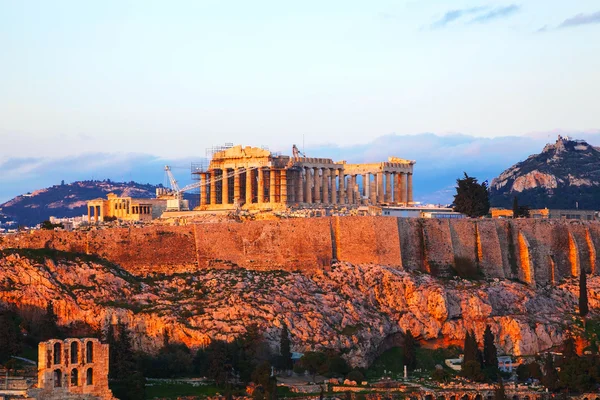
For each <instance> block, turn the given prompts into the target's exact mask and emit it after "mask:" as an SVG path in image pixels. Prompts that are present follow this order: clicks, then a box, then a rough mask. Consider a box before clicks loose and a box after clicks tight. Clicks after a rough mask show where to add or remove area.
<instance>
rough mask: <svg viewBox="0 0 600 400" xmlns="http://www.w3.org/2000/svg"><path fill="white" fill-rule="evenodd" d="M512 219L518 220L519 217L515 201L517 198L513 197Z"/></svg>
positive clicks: (516, 201)
mask: <svg viewBox="0 0 600 400" xmlns="http://www.w3.org/2000/svg"><path fill="white" fill-rule="evenodd" d="M512 208H513V218H518V217H519V200H518V199H517V196H515V197H513V206H512Z"/></svg>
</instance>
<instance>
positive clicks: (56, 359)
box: [52, 342, 62, 364]
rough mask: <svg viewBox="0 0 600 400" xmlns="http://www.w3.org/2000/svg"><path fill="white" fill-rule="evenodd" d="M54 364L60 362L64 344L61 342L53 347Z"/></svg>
mask: <svg viewBox="0 0 600 400" xmlns="http://www.w3.org/2000/svg"><path fill="white" fill-rule="evenodd" d="M52 351H53V361H54V364H60V355H61V354H62V345H61V343H60V342H56V343H54V346H53V347H52Z"/></svg>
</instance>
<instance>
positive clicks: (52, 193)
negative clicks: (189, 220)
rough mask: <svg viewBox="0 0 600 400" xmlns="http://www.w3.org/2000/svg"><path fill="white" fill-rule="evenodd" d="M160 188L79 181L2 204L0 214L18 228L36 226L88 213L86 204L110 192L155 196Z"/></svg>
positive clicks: (125, 194) (24, 195)
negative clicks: (20, 226) (19, 226)
mask: <svg viewBox="0 0 600 400" xmlns="http://www.w3.org/2000/svg"><path fill="white" fill-rule="evenodd" d="M157 187H159V186H156V185H151V184H141V183H136V182H133V181H132V182H112V181H111V180H110V179H108V180H103V181H97V180H93V181H77V182H73V183H68V184H65V183H63V184H60V185H54V186H51V187H48V188H45V189H40V190H36V191H35V192H33V193H26V194H23V195H20V196H17V197H15V198H14V199H12V200H9V201H7V202H6V203H4V204H0V215H2V219H3V220H5V221H15V222H16V224H18V225H24V226H34V225H36V224H38V223H40V222H42V221H44V220H47V219H48V218H50V216H54V217H59V218H63V217H76V216H81V215H83V214H87V202H88V201H89V200H92V199H96V198H99V197H102V198H105V197H106V195H107V194H108V193H115V194H117V195H119V196H131V197H138V198H139V197H141V198H144V197H155V193H156V188H157Z"/></svg>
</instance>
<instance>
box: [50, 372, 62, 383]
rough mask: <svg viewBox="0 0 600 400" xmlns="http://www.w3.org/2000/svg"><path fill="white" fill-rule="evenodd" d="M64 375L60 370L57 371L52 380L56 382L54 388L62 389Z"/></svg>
mask: <svg viewBox="0 0 600 400" xmlns="http://www.w3.org/2000/svg"><path fill="white" fill-rule="evenodd" d="M62 378H63V373H62V371H61V370H60V369H55V370H54V372H53V373H52V379H53V380H54V387H62Z"/></svg>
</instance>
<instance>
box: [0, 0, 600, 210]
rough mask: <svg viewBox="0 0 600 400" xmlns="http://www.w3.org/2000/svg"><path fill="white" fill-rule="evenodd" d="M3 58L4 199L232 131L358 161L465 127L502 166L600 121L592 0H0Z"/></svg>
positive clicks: (132, 170) (599, 20) (0, 138)
mask: <svg viewBox="0 0 600 400" xmlns="http://www.w3.org/2000/svg"><path fill="white" fill-rule="evenodd" d="M0 54H1V56H0V167H2V169H0V171H3V172H0V187H1V188H0V201H2V200H6V199H7V198H10V197H12V196H14V195H15V194H18V193H20V192H23V191H30V190H35V189H36V188H38V187H39V186H36V185H47V184H49V183H57V181H59V180H60V178H61V176H67V177H73V179H75V178H77V179H83V178H85V177H88V178H90V177H96V178H103V177H104V176H102V174H111V175H112V176H106V177H107V178H113V179H114V178H115V175H119V174H120V175H121V176H124V177H127V176H129V177H131V178H132V179H142V178H145V177H148V179H153V180H156V178H155V176H159V177H160V178H161V177H162V172H161V171H160V170H159V171H158V173H157V175H149V172H148V171H141V170H138V169H137V168H139V169H142V168H150V164H148V163H151V164H152V166H154V164H156V165H161V164H163V163H164V162H166V161H169V162H173V163H180V164H181V165H186V163H187V165H189V162H190V160H195V159H198V158H200V157H204V156H205V149H206V148H207V147H209V146H213V145H219V144H223V143H225V142H232V143H236V144H237V143H239V144H244V145H255V146H260V145H266V146H269V148H270V149H272V150H278V151H283V152H284V153H290V149H291V146H292V144H294V143H296V144H299V145H300V144H301V143H303V145H304V146H305V148H306V149H310V150H311V151H313V152H314V153H318V152H319V151H321V150H322V149H332V148H337V149H341V151H340V152H339V154H340V156H341V157H344V158H350V157H346V153H347V154H353V157H355V158H361V157H362V156H363V155H361V154H359V153H360V151H359V153H356V150H357V149H358V150H360V149H361V148H365V147H366V146H370V145H373V144H378V145H381V146H382V147H383V148H384V149H386V146H387V145H388V143H389V142H390V141H393V142H394V146H395V147H393V150H394V151H396V154H394V155H396V156H399V157H405V158H409V157H410V156H411V155H415V156H418V157H421V158H422V160H423V161H425V162H428V160H429V158H428V154H429V153H431V152H427V151H421V147H422V146H425V148H427V147H428V146H429V147H430V148H431V147H433V146H439V145H443V146H446V145H448V146H453V147H454V148H455V146H456V145H457V144H458V145H460V143H461V141H462V142H464V137H470V138H472V140H473V141H474V142H476V143H480V142H481V143H490V142H489V141H490V140H491V141H492V143H504V144H505V145H507V146H508V147H507V148H506V149H499V148H497V147H494V148H492V149H488V150H489V151H492V152H497V154H498V155H499V156H501V157H500V158H501V160H500V161H503V162H504V164H505V165H504V168H507V167H509V166H510V165H511V164H512V163H514V162H516V161H518V158H517V156H521V154H522V153H525V152H527V151H530V150H531V152H533V150H535V148H534V147H535V146H537V145H538V141H539V138H547V137H550V136H552V137H553V136H555V133H556V132H567V133H581V134H582V135H584V136H585V135H586V134H592V135H595V133H597V131H598V129H599V128H600V112H599V106H598V93H600V74H599V73H598V71H599V70H600V3H599V2H598V1H597V0H572V1H568V2H567V1H562V0H561V1H558V0H524V1H520V2H515V1H511V0H509V1H494V2H488V1H482V0H473V1H466V0H465V1H463V0H419V1H417V0H405V1H401V0H397V1H378V0H371V1H364V0H356V1H355V0H344V1H337V0H329V1H311V0H304V1H301V2H291V1H280V0H279V1H260V0H255V1H247V0H244V1H227V0H193V1H183V0H180V1H151V0H140V1H127V0H118V1H111V0H105V1H65V0H54V1H52V2H49V1H42V0H39V1H32V0H12V1H9V0H0ZM431 135H433V136H431ZM411 136H415V137H416V138H418V139H416V138H413V139H410V137H411ZM505 137H518V138H520V139H519V140H521V139H523V143H527V144H528V145H529V146H530V147H523V148H514V146H512V145H510V144H506V143H511V141H510V140H508V141H503V140H502V139H501V138H505ZM398 138H402V139H403V140H402V141H401V142H398V140H397V139H398ZM436 138H437V139H436ZM439 138H442V139H443V138H447V139H443V140H438V139H439ZM461 138H462V139H461ZM499 138H500V139H499ZM385 140H387V142H386V141H385ZM423 140H424V141H425V142H423ZM452 140H456V142H452ZM486 141H487V142H486ZM551 141H553V139H552V140H551ZM534 144H535V146H534ZM592 144H596V145H600V142H597V143H592ZM499 145H500V144H498V146H499ZM409 146H413V147H410V148H409ZM414 146H417V147H418V150H419V151H415V149H414ZM437 150H439V149H436V153H437ZM445 154H446V153H444V152H443V151H442V153H441V154H440V156H441V157H444V155H445ZM461 154H462V153H461ZM465 157H466V158H465ZM465 157H462V158H460V159H457V160H454V163H455V164H452V166H453V167H455V168H457V169H461V167H462V165H460V164H461V163H465V166H468V165H470V164H469V163H474V162H475V163H476V162H477V160H479V159H485V158H489V153H488V154H486V153H482V152H481V151H480V152H478V153H477V152H475V153H468V154H467V155H466V156H465ZM502 157H505V158H502ZM495 158H498V157H495ZM449 160H450V158H449V159H448V160H447V161H448V162H450V161H449ZM370 161H373V160H370ZM433 161H435V160H433ZM433 161H431V162H433ZM136 163H137V164H136ZM417 163H418V167H417V169H416V172H415V180H416V179H417V175H416V174H418V171H419V169H418V168H426V167H425V164H424V163H420V162H419V159H417ZM456 163H458V165H456ZM446 164H447V163H446ZM118 168H122V169H121V170H119V169H118ZM444 168H446V167H444ZM494 168H496V169H497V167H494ZM504 168H502V169H504ZM502 169H500V171H502ZM425 170H426V169H422V171H425ZM494 171H495V169H494ZM500 171H499V172H500ZM442 172H444V171H441V170H440V173H442ZM153 173H154V172H153ZM181 173H182V174H185V172H183V171H182V172H181ZM490 173H491V172H490ZM186 175H187V174H186ZM117 177H118V176H117ZM67 179H69V178H67ZM158 180H159V182H162V179H158ZM448 184H450V185H451V184H452V182H449V183H448ZM435 190H438V189H435ZM427 191H429V192H427ZM432 191H434V188H430V189H427V188H426V187H425V186H423V191H422V193H423V195H425V194H426V192H427V193H432Z"/></svg>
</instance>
